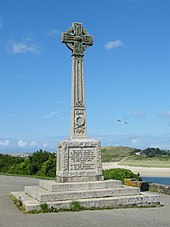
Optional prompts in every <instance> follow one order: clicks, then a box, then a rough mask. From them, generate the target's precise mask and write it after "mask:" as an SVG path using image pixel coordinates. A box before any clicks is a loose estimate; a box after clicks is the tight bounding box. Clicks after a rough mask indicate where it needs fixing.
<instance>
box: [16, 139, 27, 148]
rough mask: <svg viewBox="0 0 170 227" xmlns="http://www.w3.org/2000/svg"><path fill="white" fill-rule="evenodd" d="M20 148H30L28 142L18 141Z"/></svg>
mask: <svg viewBox="0 0 170 227" xmlns="http://www.w3.org/2000/svg"><path fill="white" fill-rule="evenodd" d="M18 146H19V147H20V148H25V147H27V146H28V142H27V141H24V140H19V141H18Z"/></svg>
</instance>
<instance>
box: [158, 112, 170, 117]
mask: <svg viewBox="0 0 170 227" xmlns="http://www.w3.org/2000/svg"><path fill="white" fill-rule="evenodd" d="M160 117H162V118H165V119H170V111H166V112H162V113H160Z"/></svg>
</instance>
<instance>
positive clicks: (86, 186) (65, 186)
mask: <svg viewBox="0 0 170 227" xmlns="http://www.w3.org/2000/svg"><path fill="white" fill-rule="evenodd" d="M39 186H40V187H41V188H44V189H46V190H48V191H51V192H57V191H58V192H59V191H77V190H94V189H102V188H121V187H122V182H121V181H119V180H105V181H91V182H74V183H57V182H56V181H53V180H40V181H39Z"/></svg>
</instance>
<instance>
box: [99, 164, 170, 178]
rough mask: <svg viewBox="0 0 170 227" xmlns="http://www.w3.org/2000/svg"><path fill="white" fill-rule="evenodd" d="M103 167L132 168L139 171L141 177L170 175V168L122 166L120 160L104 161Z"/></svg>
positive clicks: (136, 171)
mask: <svg viewBox="0 0 170 227" xmlns="http://www.w3.org/2000/svg"><path fill="white" fill-rule="evenodd" d="M102 166H103V169H112V168H125V169H130V170H131V171H133V172H134V173H135V174H137V173H139V174H140V176H141V177H170V168H148V167H132V166H121V165H119V164H118V162H105V163H102Z"/></svg>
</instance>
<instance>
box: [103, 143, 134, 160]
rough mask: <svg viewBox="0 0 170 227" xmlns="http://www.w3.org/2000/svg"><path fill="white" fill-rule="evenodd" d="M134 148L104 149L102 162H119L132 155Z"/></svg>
mask: <svg viewBox="0 0 170 227" xmlns="http://www.w3.org/2000/svg"><path fill="white" fill-rule="evenodd" d="M133 150H134V149H133V148H130V147H123V146H110V147H102V150H101V154H102V162H119V161H121V160H122V159H123V158H124V157H127V156H129V155H130V153H131V152H132V151H133Z"/></svg>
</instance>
